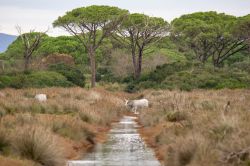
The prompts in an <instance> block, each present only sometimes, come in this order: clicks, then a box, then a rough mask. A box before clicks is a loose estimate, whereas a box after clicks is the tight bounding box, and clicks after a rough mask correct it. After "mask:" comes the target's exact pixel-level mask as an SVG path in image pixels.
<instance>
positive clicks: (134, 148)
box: [68, 116, 160, 166]
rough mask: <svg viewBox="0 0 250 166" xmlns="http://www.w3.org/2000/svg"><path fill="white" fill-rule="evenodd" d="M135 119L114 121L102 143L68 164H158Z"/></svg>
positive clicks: (150, 165)
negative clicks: (80, 158)
mask: <svg viewBox="0 0 250 166" xmlns="http://www.w3.org/2000/svg"><path fill="white" fill-rule="evenodd" d="M135 119H136V117H132V116H124V117H123V118H122V119H121V121H120V122H119V123H114V124H113V126H112V129H111V131H110V133H109V136H108V140H107V141H106V142H105V143H104V144H98V145H96V147H95V149H94V151H93V152H91V153H89V154H87V155H86V156H85V157H84V158H83V159H82V160H75V161H69V162H68V166H160V163H159V161H158V160H157V159H156V158H155V156H154V152H153V151H152V149H150V148H148V147H147V146H146V145H145V143H144V141H143V140H142V138H141V137H140V135H139V134H138V132H137V128H138V127H139V126H138V125H137V123H136V122H135Z"/></svg>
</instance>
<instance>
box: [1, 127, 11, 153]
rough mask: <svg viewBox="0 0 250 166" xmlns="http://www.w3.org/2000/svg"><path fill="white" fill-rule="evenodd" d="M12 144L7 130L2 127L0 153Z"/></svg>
mask: <svg viewBox="0 0 250 166" xmlns="http://www.w3.org/2000/svg"><path fill="white" fill-rule="evenodd" d="M9 145H10V142H9V139H8V138H7V133H6V130H4V129H0V154H1V152H3V151H4V150H5V148H6V147H8V146H9Z"/></svg>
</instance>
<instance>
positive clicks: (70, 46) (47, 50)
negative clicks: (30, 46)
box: [37, 36, 88, 64]
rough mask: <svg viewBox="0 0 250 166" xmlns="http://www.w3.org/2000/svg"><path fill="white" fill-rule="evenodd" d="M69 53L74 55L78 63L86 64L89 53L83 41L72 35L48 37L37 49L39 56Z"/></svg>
mask: <svg viewBox="0 0 250 166" xmlns="http://www.w3.org/2000/svg"><path fill="white" fill-rule="evenodd" d="M55 53H60V54H67V55H71V56H73V57H74V59H75V61H76V63H80V64H82V63H83V64H86V63H87V62H88V58H87V53H86V50H85V49H84V47H82V45H81V43H80V42H79V41H78V40H77V39H76V38H74V37H72V36H59V37H47V38H46V39H45V40H44V41H43V43H42V44H41V47H40V48H39V49H38V50H37V54H38V55H39V56H47V55H50V54H55Z"/></svg>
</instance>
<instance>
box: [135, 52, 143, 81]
mask: <svg viewBox="0 0 250 166" xmlns="http://www.w3.org/2000/svg"><path fill="white" fill-rule="evenodd" d="M138 54H139V55H138V63H137V70H136V79H137V80H138V79H139V78H140V76H141V69H142V55H143V48H142V49H139V53H138Z"/></svg>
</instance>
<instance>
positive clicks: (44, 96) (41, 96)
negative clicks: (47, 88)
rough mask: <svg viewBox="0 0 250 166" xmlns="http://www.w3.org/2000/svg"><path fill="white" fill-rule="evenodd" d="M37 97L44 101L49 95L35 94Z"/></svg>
mask: <svg viewBox="0 0 250 166" xmlns="http://www.w3.org/2000/svg"><path fill="white" fill-rule="evenodd" d="M35 99H36V100H38V101H40V102H44V101H46V100H47V96H46V94H37V95H36V96H35Z"/></svg>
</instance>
